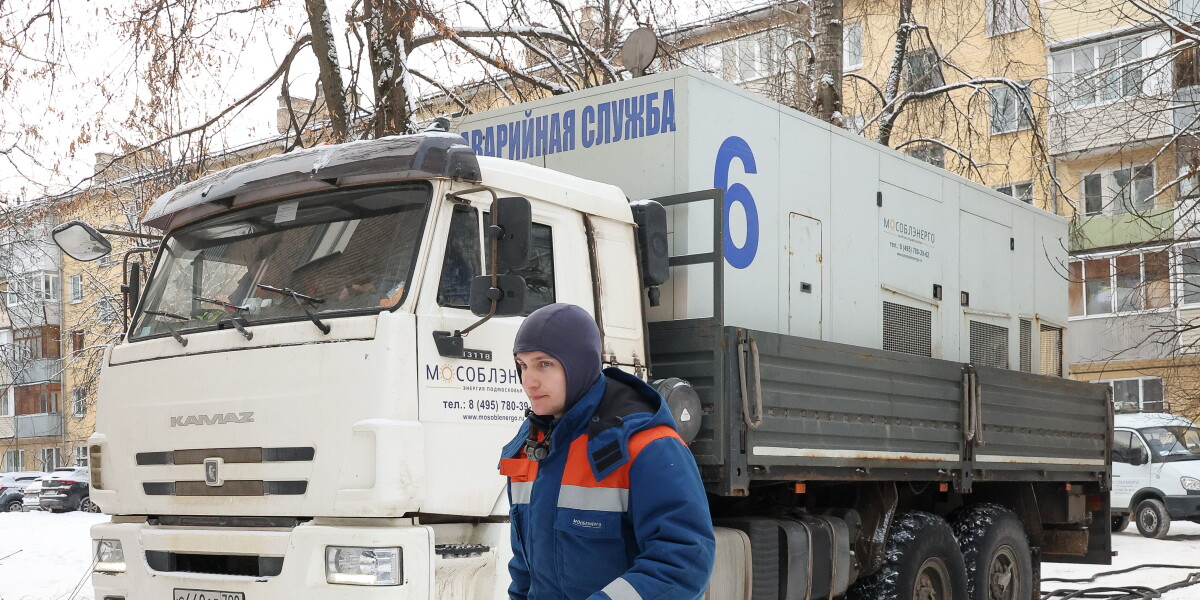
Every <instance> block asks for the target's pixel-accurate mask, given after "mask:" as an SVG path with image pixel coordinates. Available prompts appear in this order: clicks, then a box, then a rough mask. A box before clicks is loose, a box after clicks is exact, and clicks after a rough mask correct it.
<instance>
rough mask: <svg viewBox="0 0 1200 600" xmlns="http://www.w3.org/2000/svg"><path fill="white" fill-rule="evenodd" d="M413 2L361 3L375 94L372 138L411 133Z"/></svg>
mask: <svg viewBox="0 0 1200 600" xmlns="http://www.w3.org/2000/svg"><path fill="white" fill-rule="evenodd" d="M413 1H414V0H364V2H363V17H364V19H363V23H364V25H365V27H366V31H367V46H368V52H369V54H370V58H371V74H372V76H373V80H372V86H373V89H374V92H375V128H374V129H375V137H383V136H385V135H394V134H399V133H410V131H409V130H410V129H411V126H410V123H409V122H410V120H411V119H412V107H411V106H410V104H411V102H412V101H413V100H414V99H413V98H409V90H408V85H407V84H408V82H409V78H410V75H409V73H408V50H409V49H408V47H407V44H408V41H409V40H411V39H412V37H413V25H414V23H415V22H416V17H417V10H416V7H415V6H412V4H411V3H412V2H413Z"/></svg>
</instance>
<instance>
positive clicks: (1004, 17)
mask: <svg viewBox="0 0 1200 600" xmlns="http://www.w3.org/2000/svg"><path fill="white" fill-rule="evenodd" d="M987 11H988V12H987V17H988V20H987V33H988V35H989V36H992V35H1004V34H1006V33H1012V32H1014V31H1019V30H1021V29H1028V28H1029V0H988V7H987Z"/></svg>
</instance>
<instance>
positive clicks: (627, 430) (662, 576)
mask: <svg viewBox="0 0 1200 600" xmlns="http://www.w3.org/2000/svg"><path fill="white" fill-rule="evenodd" d="M530 427H531V424H530V421H529V420H526V422H525V423H524V424H523V425H522V426H521V430H520V432H519V433H518V434H517V436H516V437H515V438H513V440H512V441H511V442H509V444H508V445H507V446H505V448H504V451H503V454H502V457H501V461H500V470H501V473H502V474H504V475H505V476H507V477H508V478H509V479H508V481H509V484H508V493H509V502H510V503H511V506H512V508H511V511H510V517H511V524H512V549H513V558H512V561H511V562H510V563H509V572H510V574H511V575H512V585H511V586H510V587H509V597H510V598H511V599H512V600H651V599H653V600H696V599H697V598H700V597H701V595H703V593H704V590H705V589H706V588H707V586H708V579H709V576H710V574H711V573H712V567H713V553H714V550H715V542H714V540H713V529H712V519H711V517H710V515H709V509H708V499H707V497H706V496H705V493H704V486H703V484H701V482H700V472H699V470H698V469H697V468H696V460H695V458H694V457H693V456H692V453H691V451H689V450H688V448H687V446H686V445H685V444H684V443H683V440H681V439H680V438H679V434H678V433H676V431H675V421H674V419H673V418H672V417H671V413H670V411H669V410H668V409H667V406H666V402H664V401H663V399H662V397H661V396H660V395H659V394H658V393H657V392H655V391H654V389H653V388H651V387H650V386H649V385H647V384H646V383H645V382H644V381H642V380H640V379H638V378H636V377H634V376H632V375H629V374H628V373H625V372H623V371H621V370H619V369H616V368H609V369H605V370H604V373H603V376H601V377H599V378H597V380H596V383H595V384H594V385H593V386H592V387H591V389H590V390H588V392H587V393H586V394H584V396H583V397H582V398H580V399H579V401H578V402H576V403H575V405H574V406H572V407H571V408H570V409H569V410H568V411H567V412H566V414H564V415H563V416H562V418H560V419H558V420H556V421H554V422H553V424H552V425H551V426H550V427H548V428H549V429H550V432H549V435H548V440H549V444H550V448H549V454H548V455H547V456H546V457H545V458H544V459H542V460H541V461H533V460H530V459H529V457H528V456H527V455H526V453H525V446H526V441H527V440H528V439H529V432H530ZM535 437H537V438H539V439H545V438H546V437H547V436H546V435H544V434H543V433H540V432H538V431H537V430H535Z"/></svg>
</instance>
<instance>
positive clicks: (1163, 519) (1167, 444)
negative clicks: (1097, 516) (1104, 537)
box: [1111, 412, 1200, 539]
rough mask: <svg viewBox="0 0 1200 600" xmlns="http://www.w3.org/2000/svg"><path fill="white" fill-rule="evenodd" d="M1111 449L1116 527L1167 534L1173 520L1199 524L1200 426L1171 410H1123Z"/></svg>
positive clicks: (1117, 418)
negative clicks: (1125, 411)
mask: <svg viewBox="0 0 1200 600" xmlns="http://www.w3.org/2000/svg"><path fill="white" fill-rule="evenodd" d="M1113 422H1114V426H1115V427H1116V432H1115V433H1114V434H1113V449H1112V501H1111V504H1112V515H1113V516H1112V527H1113V531H1122V530H1124V529H1125V528H1126V527H1128V526H1129V521H1130V520H1133V521H1134V523H1135V524H1136V525H1137V530H1138V533H1140V534H1142V535H1144V536H1146V537H1148V538H1159V539H1161V538H1164V537H1166V536H1167V532H1168V531H1170V529H1171V520H1172V519H1184V520H1190V521H1195V522H1200V428H1197V427H1196V426H1195V425H1193V424H1192V422H1191V421H1189V420H1187V419H1185V418H1183V417H1178V416H1175V415H1171V414H1167V413H1156V412H1132V413H1118V414H1117V415H1116V416H1115V418H1114V419H1113Z"/></svg>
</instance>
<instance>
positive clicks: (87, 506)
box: [79, 496, 100, 513]
mask: <svg viewBox="0 0 1200 600" xmlns="http://www.w3.org/2000/svg"><path fill="white" fill-rule="evenodd" d="M79 510H81V511H83V512H85V513H98V512H100V507H99V506H96V503H95V502H92V499H91V498H90V497H88V496H84V497H83V500H80V501H79Z"/></svg>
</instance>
